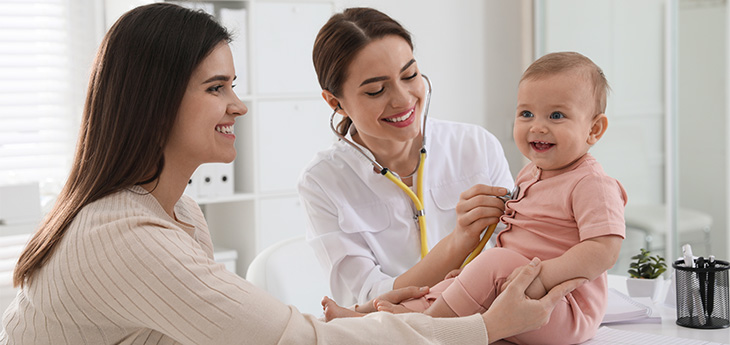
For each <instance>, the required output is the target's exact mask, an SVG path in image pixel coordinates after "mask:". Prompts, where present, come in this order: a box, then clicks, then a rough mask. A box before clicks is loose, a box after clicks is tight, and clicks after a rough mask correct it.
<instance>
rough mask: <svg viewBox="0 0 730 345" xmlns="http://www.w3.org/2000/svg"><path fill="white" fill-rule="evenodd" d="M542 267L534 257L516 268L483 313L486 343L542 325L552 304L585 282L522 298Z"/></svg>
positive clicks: (562, 284) (561, 286)
mask: <svg viewBox="0 0 730 345" xmlns="http://www.w3.org/2000/svg"><path fill="white" fill-rule="evenodd" d="M541 267H542V266H541V265H540V259H538V258H534V259H532V262H530V263H529V264H528V265H525V266H522V267H519V268H517V269H515V271H516V272H517V275H516V276H515V277H514V279H513V280H512V281H511V282H510V284H509V285H508V286H507V288H506V289H505V290H504V291H503V292H502V293H501V294H500V295H499V296H497V298H496V299H495V300H494V302H493V303H492V305H491V306H490V307H489V309H488V310H487V311H486V312H484V314H482V318H483V319H484V325H485V326H486V327H487V334H488V336H489V343H492V342H495V341H497V340H499V339H504V338H508V337H511V336H514V335H517V334H521V333H525V332H528V331H532V330H535V329H538V328H540V327H542V326H544V325H545V324H546V323H547V322H548V320H549V319H550V314H551V313H552V311H553V309H554V308H555V305H556V304H558V302H560V301H561V300H562V299H563V297H565V295H567V294H568V293H569V292H571V291H573V290H574V289H576V288H577V287H579V286H581V285H583V284H584V283H585V282H586V281H587V280H586V279H583V278H578V279H573V280H568V281H566V282H563V283H560V284H558V285H556V286H555V287H554V288H552V290H550V291H549V292H548V293H547V295H545V297H543V298H541V299H539V300H535V299H531V298H529V297H527V295H525V290H526V289H527V287H528V286H529V285H530V284H531V283H532V281H533V280H534V279H535V278H536V277H537V276H538V274H540V269H541Z"/></svg>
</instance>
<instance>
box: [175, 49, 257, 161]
mask: <svg viewBox="0 0 730 345" xmlns="http://www.w3.org/2000/svg"><path fill="white" fill-rule="evenodd" d="M235 73H236V71H235V70H234V67H233V58H232V56H231V49H230V47H229V46H228V44H227V43H226V42H225V41H223V42H221V43H219V44H218V45H217V46H216V47H215V48H214V49H213V50H212V51H211V53H210V54H209V55H208V56H207V57H206V58H205V59H204V60H203V61H201V62H200V64H199V65H198V66H197V67H196V68H195V70H194V71H193V73H192V75H191V76H190V81H189V82H188V86H187V89H186V90H185V94H184V96H183V99H182V102H181V104H180V109H179V110H178V114H177V118H176V119H175V124H174V125H173V127H172V130H171V132H170V139H169V141H168V142H167V145H166V146H165V161H166V162H180V164H182V166H181V167H180V168H183V169H186V170H187V169H189V168H190V167H193V169H194V168H197V167H198V166H199V165H200V164H202V163H209V162H226V163H227V162H231V161H232V160H233V159H234V158H235V157H236V149H235V147H234V145H233V144H234V141H235V138H236V136H235V135H234V134H233V125H234V123H235V121H236V117H238V116H241V115H243V114H246V112H248V109H247V108H246V106H245V105H244V104H243V102H241V100H240V99H239V98H238V96H236V94H235V93H234V92H233V86H234V85H233V83H234V79H235ZM191 173H192V171H191Z"/></svg>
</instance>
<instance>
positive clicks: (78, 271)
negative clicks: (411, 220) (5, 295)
mask: <svg viewBox="0 0 730 345" xmlns="http://www.w3.org/2000/svg"><path fill="white" fill-rule="evenodd" d="M150 197H151V196H150ZM132 198H137V196H132ZM140 198H142V197H141V196H140ZM109 199H110V197H107V198H105V199H103V200H102V201H106V202H101V203H95V204H92V205H89V206H90V207H93V208H98V210H97V209H93V210H92V209H85V211H84V212H82V213H81V214H79V216H78V217H77V219H76V220H75V221H74V226H73V227H72V228H70V229H69V230H70V231H69V232H68V233H67V234H66V236H65V237H64V239H63V240H62V242H61V243H60V246H59V248H57V251H56V252H55V253H54V255H53V256H52V258H51V260H49V262H48V263H47V264H46V266H44V268H43V272H41V274H40V275H39V276H38V280H34V281H33V284H32V285H31V286H30V287H28V291H26V292H24V294H23V297H22V298H19V299H18V300H17V301H16V302H15V303H14V305H12V306H11V309H12V310H11V311H10V314H8V313H6V319H5V320H4V321H3V324H4V326H5V331H6V332H7V333H8V334H7V336H8V338H3V337H0V339H2V341H0V343H4V341H8V340H10V343H15V344H23V343H33V342H36V341H42V342H44V343H53V344H56V343H58V344H84V343H87V344H111V343H114V344H117V343H121V344H177V343H179V344H190V345H206V344H211V345H219V344H256V345H260V344H394V343H396V344H397V343H400V344H486V342H487V335H486V329H485V327H484V324H483V321H482V318H481V317H480V316H479V315H473V316H471V317H467V318H454V319H434V318H430V317H428V316H426V315H422V314H399V315H392V314H385V313H375V314H372V315H369V316H368V317H365V318H358V319H342V320H335V321H333V322H329V323H324V322H322V321H320V320H318V319H317V318H315V317H314V316H311V315H303V314H301V313H299V311H297V309H296V308H294V307H291V306H286V305H284V304H282V303H281V302H279V301H278V300H276V299H275V298H274V297H272V296H271V295H269V294H268V293H266V292H265V291H263V290H261V289H258V288H256V287H255V286H253V285H252V284H250V283H249V282H247V281H246V280H244V279H243V278H241V277H239V276H237V275H236V274H234V273H231V272H229V271H227V270H226V269H225V267H224V265H222V264H219V263H216V262H215V261H213V259H212V253H211V250H212V246H211V245H210V237H209V235H208V232H207V228H206V227H205V225H204V220H203V219H202V214H201V213H200V210H199V209H197V206H196V205H194V204H192V203H185V202H183V206H185V208H186V209H185V210H182V212H181V213H180V214H181V215H184V214H185V213H186V212H187V213H188V215H191V218H192V219H183V221H186V222H189V223H192V225H194V227H188V228H186V227H185V226H180V224H179V223H177V222H176V221H173V220H172V219H170V218H169V217H167V218H165V216H164V215H162V214H158V211H159V210H158V209H157V207H156V206H155V205H154V204H151V203H150V202H151V201H150V200H143V202H142V203H141V204H145V203H150V204H148V205H145V207H144V209H146V210H142V212H140V209H139V206H140V202H139V200H133V201H134V202H131V203H129V204H126V202H127V200H125V199H124V198H118V197H117V198H116V199H114V198H111V199H114V200H109ZM157 206H159V205H157ZM149 210H151V211H152V212H147V211H149ZM198 218H199V219H198ZM302 283H303V284H306V282H302ZM29 300H32V301H33V302H32V303H30V302H29ZM39 314H45V315H46V320H47V321H44V322H40V321H39V320H43V318H38V317H37V316H38V315H39ZM49 325H50V327H49ZM31 339H32V340H31ZM44 339H47V341H45V340H44Z"/></svg>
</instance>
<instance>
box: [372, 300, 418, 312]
mask: <svg viewBox="0 0 730 345" xmlns="http://www.w3.org/2000/svg"><path fill="white" fill-rule="evenodd" d="M375 308H377V309H378V311H384V312H388V313H391V314H403V313H412V312H413V310H410V309H408V308H406V307H404V306H403V305H401V304H393V303H390V302H388V301H380V300H376V301H375Z"/></svg>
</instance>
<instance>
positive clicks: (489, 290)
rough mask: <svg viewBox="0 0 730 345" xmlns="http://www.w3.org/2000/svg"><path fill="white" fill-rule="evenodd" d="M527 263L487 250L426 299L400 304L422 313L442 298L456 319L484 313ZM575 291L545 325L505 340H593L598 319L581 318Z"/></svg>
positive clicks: (509, 253) (501, 250)
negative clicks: (511, 277) (517, 270)
mask: <svg viewBox="0 0 730 345" xmlns="http://www.w3.org/2000/svg"><path fill="white" fill-rule="evenodd" d="M529 262H530V259H528V258H526V257H524V256H522V255H521V254H519V253H517V252H515V251H513V250H510V249H506V248H490V249H488V250H486V251H484V252H482V253H481V254H479V255H478V256H477V257H476V258H475V259H474V260H473V261H472V262H471V263H469V264H468V265H467V266H466V267H465V268H464V270H463V271H462V272H461V274H459V276H457V277H456V278H451V279H447V280H444V281H441V282H440V283H438V284H436V285H434V286H433V287H432V288H431V290H430V292H429V293H428V294H427V295H426V296H424V297H422V298H418V299H413V300H409V301H405V302H403V303H402V304H403V305H404V306H405V307H406V308H408V309H411V310H413V311H418V312H422V311H424V310H426V309H427V308H428V306H430V305H431V304H432V303H433V302H434V301H435V300H436V299H437V298H438V297H439V296H441V297H442V298H443V299H444V300H445V301H446V303H447V304H448V305H449V307H451V309H452V310H453V311H454V313H456V314H457V315H459V316H468V315H472V314H475V313H483V312H485V311H486V310H487V309H488V308H489V306H490V305H491V304H492V302H493V301H494V299H495V298H496V297H497V295H498V294H499V292H500V290H501V288H502V284H504V282H505V280H506V279H507V277H508V276H509V275H510V274H511V273H512V271H513V270H514V269H515V268H517V267H520V266H524V265H527V264H528V263H529ZM576 291H577V290H576ZM576 291H574V292H573V293H571V294H568V295H567V296H566V297H565V298H563V299H562V300H561V301H559V302H558V304H557V305H556V306H555V309H554V310H553V312H552V314H551V315H550V321H549V322H548V323H547V324H546V325H545V326H543V327H542V328H540V329H538V330H535V331H531V332H527V333H523V334H520V335H517V336H515V337H512V338H508V339H507V340H509V341H511V342H514V343H517V344H576V343H581V342H584V341H586V340H588V339H590V338H591V337H593V336H594V335H595V333H596V331H597V329H598V326H599V323H600V320H601V318H600V317H598V318H596V317H595V315H592V316H586V315H583V313H582V311H581V309H580V306H579V304H578V303H577V302H576V299H575V296H573V294H574V293H576Z"/></svg>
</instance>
